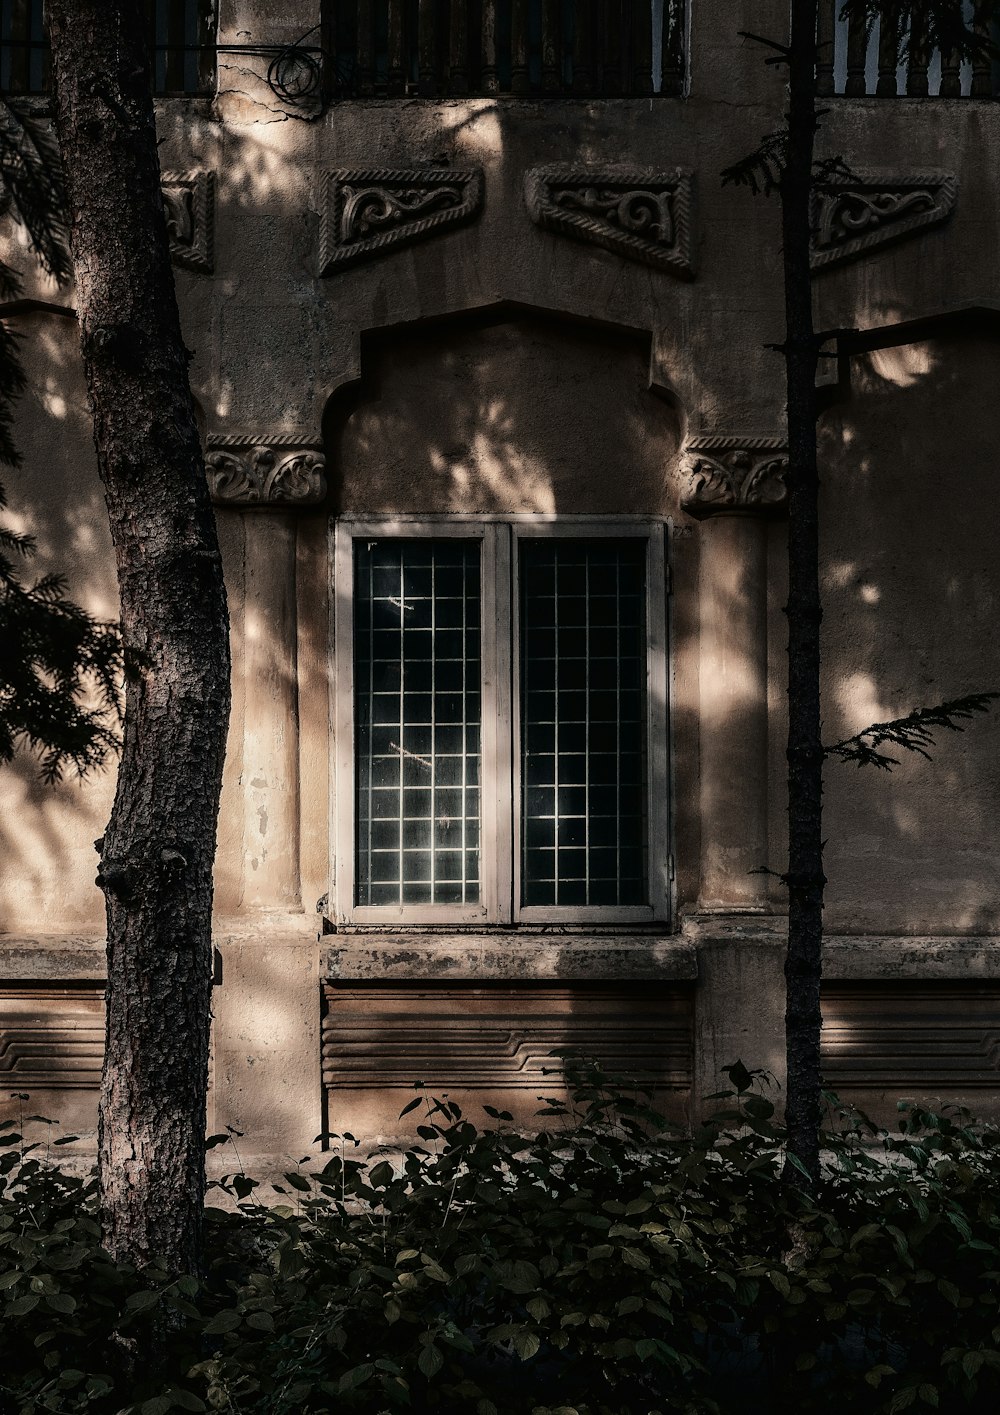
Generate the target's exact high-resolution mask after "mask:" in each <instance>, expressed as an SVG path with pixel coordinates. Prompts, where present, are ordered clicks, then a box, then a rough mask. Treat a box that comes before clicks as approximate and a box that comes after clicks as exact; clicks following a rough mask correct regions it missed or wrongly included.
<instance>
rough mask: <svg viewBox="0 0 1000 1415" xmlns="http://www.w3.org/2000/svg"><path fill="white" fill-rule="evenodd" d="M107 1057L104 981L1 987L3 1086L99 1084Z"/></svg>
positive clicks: (14, 1088) (17, 1088)
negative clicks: (100, 983)
mask: <svg viewBox="0 0 1000 1415" xmlns="http://www.w3.org/2000/svg"><path fill="white" fill-rule="evenodd" d="M103 1058H104V989H103V987H101V986H99V985H97V984H94V983H91V984H86V983H77V984H75V985H70V986H66V987H44V986H38V985H37V984H36V985H32V984H20V985H16V984H15V985H10V984H8V985H6V986H4V987H0V1089H2V1091H3V1092H6V1093H7V1094H8V1095H9V1093H10V1092H11V1091H24V1092H27V1093H28V1094H33V1093H34V1092H36V1091H40V1090H41V1091H68V1090H79V1089H84V1090H96V1089H97V1087H99V1086H100V1083H101V1065H102V1062H103ZM6 1098H7V1097H6V1096H5V1097H4V1099H6Z"/></svg>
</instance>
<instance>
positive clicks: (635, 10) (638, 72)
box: [632, 0, 653, 98]
mask: <svg viewBox="0 0 1000 1415" xmlns="http://www.w3.org/2000/svg"><path fill="white" fill-rule="evenodd" d="M632 92H633V93H637V94H640V95H641V96H642V97H643V98H645V97H646V95H647V94H650V93H652V92H653V9H652V6H651V5H650V3H649V0H632Z"/></svg>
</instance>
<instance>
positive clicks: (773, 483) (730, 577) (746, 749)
mask: <svg viewBox="0 0 1000 1415" xmlns="http://www.w3.org/2000/svg"><path fill="white" fill-rule="evenodd" d="M787 464H788V459H787V454H786V452H785V450H784V446H783V444H782V442H781V441H780V440H779V439H777V438H769V437H768V438H765V437H756V438H753V437H738V436H732V437H712V438H708V437H701V438H693V439H691V440H690V441H689V442H688V443H687V444H686V446H685V449H684V454H683V472H684V478H685V480H684V486H683V490H682V495H681V505H682V506H683V508H684V510H685V511H687V513H688V514H689V515H691V516H694V517H696V518H697V519H699V520H701V521H702V523H703V524H702V527H701V533H700V538H701V550H700V570H699V601H700V619H701V628H700V644H701V651H700V665H699V692H700V721H701V774H700V783H701V785H700V794H701V832H702V850H701V882H700V888H699V900H698V903H699V908H700V909H702V910H709V911H726V912H728V911H745V910H749V911H754V912H756V911H761V910H763V909H764V908H765V901H766V893H767V891H766V876H764V875H760V874H754V873H752V871H754V870H755V869H757V868H758V867H759V866H762V865H765V864H767V863H768V854H767V847H768V839H767V533H766V526H765V520H766V518H768V517H773V516H777V515H781V514H783V512H784V510H785V505H786V500H787V489H786V486H785V473H786V470H787Z"/></svg>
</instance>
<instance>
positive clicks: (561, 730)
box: [520, 538, 647, 905]
mask: <svg viewBox="0 0 1000 1415" xmlns="http://www.w3.org/2000/svg"><path fill="white" fill-rule="evenodd" d="M520 570H521V574H520V580H521V781H522V792H521V815H522V819H521V903H522V904H525V905H532V904H563V905H598V904H610V905H616V904H617V905H620V904H644V903H646V901H647V889H646V863H645V834H646V829H645V826H646V822H645V796H646V789H645V787H646V726H645V717H646V707H645V684H646V546H645V542H643V541H638V540H622V541H613V540H600V541H592V540H591V541H585V540H563V539H561V538H560V539H553V540H551V541H543V540H526V541H523V542H522V545H521V566H520Z"/></svg>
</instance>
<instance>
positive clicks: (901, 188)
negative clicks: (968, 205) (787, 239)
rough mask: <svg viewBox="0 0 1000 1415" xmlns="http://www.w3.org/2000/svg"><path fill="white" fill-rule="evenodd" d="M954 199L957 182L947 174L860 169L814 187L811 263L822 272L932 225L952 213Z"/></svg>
mask: <svg viewBox="0 0 1000 1415" xmlns="http://www.w3.org/2000/svg"><path fill="white" fill-rule="evenodd" d="M957 198H958V178H957V177H956V176H954V174H953V173H951V172H939V171H927V172H873V171H868V170H862V171H859V172H854V173H852V174H850V175H847V174H845V175H844V176H834V177H831V178H829V179H827V180H825V181H820V182H817V183H816V184H815V186H814V188H813V194H812V198H811V201H812V212H811V215H812V238H811V254H810V264H811V265H812V268H813V270H814V271H816V270H825V269H826V268H827V267H828V266H831V265H841V264H842V263H843V262H844V261H848V260H857V259H858V258H859V257H861V256H863V255H866V254H867V253H868V251H870V250H873V249H874V248H875V247H876V246H885V245H888V244H889V243H890V242H891V241H900V240H904V239H905V238H906V237H907V236H912V235H915V234H916V233H918V232H920V231H922V230H924V229H925V227H928V226H937V225H939V224H940V223H941V222H942V221H946V220H947V219H948V217H949V216H950V215H951V214H952V212H953V211H954V209H955V202H956V200H957Z"/></svg>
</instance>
